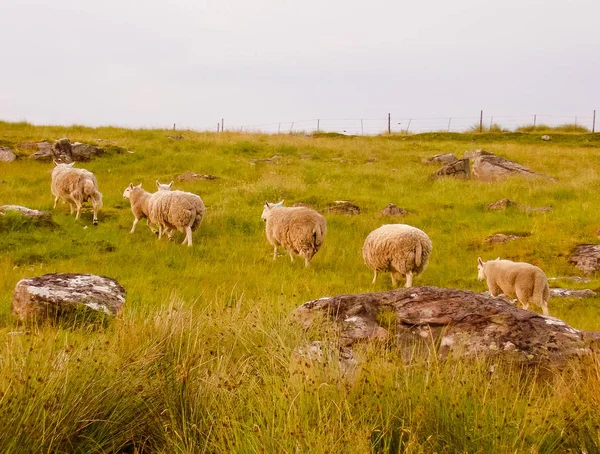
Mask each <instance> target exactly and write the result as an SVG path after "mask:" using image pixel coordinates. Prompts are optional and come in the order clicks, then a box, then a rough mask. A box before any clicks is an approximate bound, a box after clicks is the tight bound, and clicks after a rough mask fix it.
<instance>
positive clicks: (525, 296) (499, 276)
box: [477, 257, 550, 315]
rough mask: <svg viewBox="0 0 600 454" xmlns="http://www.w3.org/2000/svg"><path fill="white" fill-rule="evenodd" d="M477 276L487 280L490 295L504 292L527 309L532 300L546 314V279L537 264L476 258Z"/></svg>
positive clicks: (547, 292)
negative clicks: (485, 260)
mask: <svg viewBox="0 0 600 454" xmlns="http://www.w3.org/2000/svg"><path fill="white" fill-rule="evenodd" d="M477 262H478V263H477V278H478V279H479V280H480V281H483V280H484V279H485V280H486V281H487V286H488V289H489V291H490V293H491V294H492V296H497V295H499V294H501V293H504V294H505V295H506V296H509V297H511V298H515V297H516V298H517V299H518V300H519V302H520V303H521V304H522V305H523V309H526V310H527V309H529V302H530V301H532V302H533V303H535V304H536V305H538V306H540V307H541V308H542V312H543V313H544V315H548V295H549V293H550V290H549V289H548V279H546V275H545V274H544V272H543V271H542V270H541V269H540V268H538V267H537V266H533V265H530V264H529V263H525V262H513V261H511V260H500V257H498V258H497V259H496V260H488V261H487V262H484V261H483V260H481V258H478V259H477Z"/></svg>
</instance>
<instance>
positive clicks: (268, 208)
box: [260, 200, 283, 222]
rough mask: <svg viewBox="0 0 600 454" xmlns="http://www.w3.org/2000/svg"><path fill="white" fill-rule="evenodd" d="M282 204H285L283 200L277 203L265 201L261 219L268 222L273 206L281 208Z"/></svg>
mask: <svg viewBox="0 0 600 454" xmlns="http://www.w3.org/2000/svg"><path fill="white" fill-rule="evenodd" d="M282 206H283V200H282V201H281V202H277V203H270V202H265V206H264V207H263V212H262V215H261V216H260V217H261V219H262V220H263V221H265V222H267V216H268V215H269V213H270V212H271V210H272V209H273V208H280V207H282Z"/></svg>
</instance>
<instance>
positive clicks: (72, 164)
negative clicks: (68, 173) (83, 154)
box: [67, 162, 75, 167]
mask: <svg viewBox="0 0 600 454" xmlns="http://www.w3.org/2000/svg"><path fill="white" fill-rule="evenodd" d="M67 165H68V166H69V167H73V166H74V165H75V163H74V162H72V163H71V164H67Z"/></svg>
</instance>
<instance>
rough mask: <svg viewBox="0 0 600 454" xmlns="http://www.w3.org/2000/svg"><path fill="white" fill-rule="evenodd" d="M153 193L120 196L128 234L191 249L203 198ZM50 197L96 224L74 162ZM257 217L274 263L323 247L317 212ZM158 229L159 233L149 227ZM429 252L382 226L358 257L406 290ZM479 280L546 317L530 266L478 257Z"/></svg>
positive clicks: (410, 234) (402, 232) (270, 210)
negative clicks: (86, 211) (129, 220)
mask: <svg viewBox="0 0 600 454" xmlns="http://www.w3.org/2000/svg"><path fill="white" fill-rule="evenodd" d="M156 185H157V189H158V190H157V192H154V193H150V192H147V191H145V190H144V189H142V185H141V184H139V185H137V186H134V185H133V184H129V186H128V187H127V188H126V189H125V191H124V192H123V197H125V198H128V199H129V201H130V203H131V211H132V212H133V216H134V221H133V226H132V227H131V233H133V232H134V231H135V227H136V225H137V223H138V222H139V220H140V219H143V218H146V224H147V226H148V228H149V229H150V230H151V231H152V232H153V233H158V238H159V239H160V238H161V237H162V235H163V233H166V235H167V236H168V237H169V239H171V237H172V233H173V231H174V230H179V231H180V232H182V233H184V234H185V238H184V240H183V242H182V244H186V243H187V245H188V246H192V232H193V231H195V230H196V229H197V228H198V227H199V226H200V224H201V223H202V220H203V218H204V215H205V213H206V207H205V206H204V203H203V201H202V199H201V198H200V197H199V196H198V195H196V194H193V193H191V192H184V191H178V190H171V187H172V185H173V182H171V183H170V184H168V185H167V184H161V183H159V182H158V181H156ZM51 189H52V194H53V195H54V197H55V200H54V208H56V203H57V201H58V199H59V198H60V199H63V200H65V201H66V202H68V203H69V205H70V207H71V214H72V213H73V210H74V208H76V209H77V214H76V216H75V218H76V219H78V218H79V215H80V212H81V206H82V203H83V202H86V201H87V200H91V202H92V206H93V211H94V215H93V216H94V217H93V222H94V225H96V224H97V223H98V217H97V213H98V210H99V209H100V208H101V207H102V194H101V193H100V191H99V190H98V182H97V181H96V177H95V176H94V174H93V173H91V172H89V171H87V170H85V169H78V168H74V167H73V164H59V163H56V162H55V167H54V169H53V171H52V185H51ZM261 217H262V219H263V221H265V225H266V235H267V240H268V241H269V243H270V244H271V245H272V246H273V260H275V259H276V258H277V249H278V247H280V246H281V247H283V248H284V249H285V250H286V251H287V252H288V254H289V256H290V259H291V260H292V261H294V255H295V254H296V255H299V256H301V257H302V258H304V263H305V266H309V263H310V261H311V259H312V258H313V256H314V255H315V254H316V253H317V252H318V251H319V249H320V248H321V246H322V245H323V241H324V239H325V235H326V233H327V222H326V221H325V218H324V217H323V216H322V215H321V214H320V213H318V212H317V211H315V210H313V209H311V208H307V207H284V206H283V201H281V202H278V203H269V202H267V203H265V205H264V209H263V212H262V216H261ZM152 224H155V225H156V226H158V231H157V230H155V229H154V228H153V227H152ZM431 250H432V243H431V240H430V239H429V237H428V236H427V234H426V233H425V232H423V231H422V230H420V229H418V228H416V227H412V226H410V225H406V224H386V225H383V226H381V227H379V228H378V229H375V230H374V231H372V232H371V233H370V234H369V235H368V236H367V238H366V239H365V242H364V245H363V248H362V255H363V259H364V261H365V264H366V265H367V266H368V267H369V268H370V269H371V270H373V272H374V277H373V283H375V281H376V279H377V274H378V272H380V271H382V272H390V273H391V277H392V284H393V285H394V286H396V285H397V283H398V281H399V280H400V279H401V278H402V277H405V279H406V284H405V287H411V286H412V280H413V277H414V276H417V275H419V274H420V273H421V272H422V271H423V270H424V269H425V267H426V266H427V263H428V262H429V256H430V254H431ZM477 269H478V278H479V279H480V280H486V281H487V285H488V289H489V291H490V293H491V294H492V296H497V295H499V294H504V295H506V296H509V297H511V298H516V299H517V300H518V301H519V302H520V303H521V304H522V305H523V308H524V309H528V308H529V302H533V303H534V304H536V305H537V306H539V307H541V308H542V311H543V313H544V315H548V294H549V289H548V280H547V279H546V275H545V274H544V272H543V271H542V270H541V269H540V268H538V267H536V266H533V265H530V264H528V263H523V262H512V261H510V260H500V259H499V258H498V259H497V260H491V261H488V262H484V261H482V260H481V258H479V259H478V266H477Z"/></svg>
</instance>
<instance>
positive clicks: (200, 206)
mask: <svg viewBox="0 0 600 454" xmlns="http://www.w3.org/2000/svg"><path fill="white" fill-rule="evenodd" d="M205 212H206V207H205V206H204V202H203V201H202V199H201V198H200V197H199V196H197V195H196V194H192V193H191V192H184V191H167V190H162V191H157V192H155V193H154V194H152V195H151V196H150V198H149V200H148V214H149V219H150V222H152V223H154V224H157V225H158V239H160V238H161V237H162V234H163V232H166V233H167V236H169V237H170V233H171V232H172V231H173V230H174V229H177V230H179V231H180V232H184V233H185V238H184V240H183V242H182V243H181V244H185V243H186V242H187V245H188V246H190V247H191V246H192V232H193V231H194V230H196V229H197V228H198V227H199V226H200V224H201V223H202V219H203V218H204V214H205Z"/></svg>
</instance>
